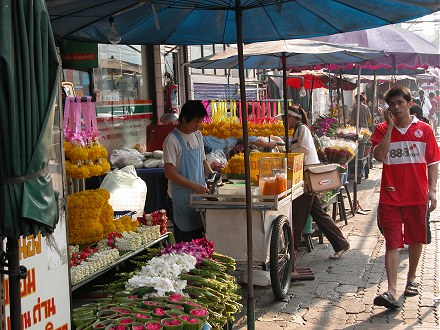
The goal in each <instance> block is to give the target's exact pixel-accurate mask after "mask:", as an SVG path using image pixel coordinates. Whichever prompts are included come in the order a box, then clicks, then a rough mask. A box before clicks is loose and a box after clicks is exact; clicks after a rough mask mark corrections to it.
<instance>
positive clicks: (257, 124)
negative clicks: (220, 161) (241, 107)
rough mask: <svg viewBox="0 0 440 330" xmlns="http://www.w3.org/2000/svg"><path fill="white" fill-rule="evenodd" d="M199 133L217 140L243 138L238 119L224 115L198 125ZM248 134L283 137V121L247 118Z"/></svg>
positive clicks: (214, 116)
mask: <svg viewBox="0 0 440 330" xmlns="http://www.w3.org/2000/svg"><path fill="white" fill-rule="evenodd" d="M200 131H201V132H202V134H203V135H205V136H206V135H210V136H215V137H217V138H219V139H226V138H230V137H235V138H241V137H242V136H243V128H242V124H241V123H240V121H239V119H238V117H235V116H232V117H227V116H226V115H224V114H216V115H213V116H212V117H211V118H210V119H208V120H207V121H206V122H204V123H202V124H201V125H200ZM248 132H249V135H252V136H263V137H269V136H271V135H276V136H283V135H284V125H283V121H282V120H279V119H277V118H249V119H248ZM291 133H293V131H291V132H290V134H291Z"/></svg>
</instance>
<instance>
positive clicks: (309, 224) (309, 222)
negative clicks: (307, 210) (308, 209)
mask: <svg viewBox="0 0 440 330" xmlns="http://www.w3.org/2000/svg"><path fill="white" fill-rule="evenodd" d="M312 231H313V218H312V216H311V215H310V214H309V216H308V217H307V221H306V225H305V226H304V229H303V234H311V233H312Z"/></svg>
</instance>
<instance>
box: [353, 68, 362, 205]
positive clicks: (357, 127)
mask: <svg viewBox="0 0 440 330" xmlns="http://www.w3.org/2000/svg"><path fill="white" fill-rule="evenodd" d="M361 70H362V69H361V67H360V66H359V71H358V79H357V83H358V87H357V98H356V102H357V110H356V136H358V135H359V111H360V108H361V103H360V102H361ZM356 143H357V145H358V147H359V141H356ZM358 160H359V157H358V152H357V151H356V155H355V156H354V181H353V203H354V207H355V210H357V206H358V200H357V177H358Z"/></svg>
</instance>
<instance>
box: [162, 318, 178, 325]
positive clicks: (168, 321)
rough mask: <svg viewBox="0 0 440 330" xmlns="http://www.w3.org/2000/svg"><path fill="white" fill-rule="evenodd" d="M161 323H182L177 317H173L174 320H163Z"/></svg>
mask: <svg viewBox="0 0 440 330" xmlns="http://www.w3.org/2000/svg"><path fill="white" fill-rule="evenodd" d="M163 324H164V325H180V324H182V322H181V321H179V320H177V319H175V320H165V321H163Z"/></svg>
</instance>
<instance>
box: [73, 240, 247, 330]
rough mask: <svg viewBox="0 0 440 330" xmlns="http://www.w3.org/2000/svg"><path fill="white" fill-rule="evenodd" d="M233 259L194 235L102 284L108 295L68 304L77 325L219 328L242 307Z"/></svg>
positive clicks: (83, 327)
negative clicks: (90, 301)
mask: <svg viewBox="0 0 440 330" xmlns="http://www.w3.org/2000/svg"><path fill="white" fill-rule="evenodd" d="M234 270H235V260H234V259H232V258H230V257H228V256H225V255H222V254H220V253H218V252H215V251H214V247H213V244H212V242H210V241H208V240H206V239H197V240H193V241H191V242H185V243H177V244H169V245H168V246H167V247H166V248H164V249H155V250H154V252H153V253H152V257H151V258H150V259H149V260H147V261H143V262H142V263H138V267H137V269H136V270H135V271H133V272H130V273H122V274H120V280H119V281H118V282H115V283H113V284H110V285H106V286H105V288H103V289H105V291H106V293H107V294H108V296H107V297H104V298H99V299H97V300H95V301H94V302H92V303H87V304H85V305H82V306H79V307H77V308H75V309H74V310H73V323H74V326H75V328H76V329H98V328H106V329H139V330H144V329H182V330H184V329H190V330H191V329H194V330H200V329H202V328H205V327H207V329H210V328H212V329H222V328H223V326H224V325H225V324H226V323H227V322H230V321H233V319H234V314H236V313H238V312H240V311H241V309H242V307H243V306H242V305H241V303H240V301H241V300H242V297H241V295H240V291H239V286H238V284H237V281H236V278H235V277H234V276H232V275H231V272H232V271H234Z"/></svg>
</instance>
